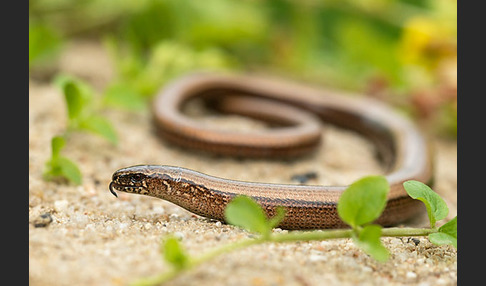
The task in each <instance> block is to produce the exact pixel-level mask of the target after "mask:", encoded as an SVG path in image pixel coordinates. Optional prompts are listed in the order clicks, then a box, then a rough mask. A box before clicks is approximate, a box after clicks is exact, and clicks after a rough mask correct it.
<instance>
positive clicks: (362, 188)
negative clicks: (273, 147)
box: [134, 176, 457, 285]
mask: <svg viewBox="0 0 486 286" xmlns="http://www.w3.org/2000/svg"><path fill="white" fill-rule="evenodd" d="M404 187H405V189H406V191H407V193H408V194H409V195H410V196H411V197H412V198H415V199H419V200H421V201H422V202H424V203H425V205H426V208H427V213H428V216H429V219H430V228H396V227H393V228H382V227H381V226H379V225H376V224H372V222H373V221H374V220H375V219H376V218H378V217H379V216H380V214H381V213H382V211H383V209H384V207H385V204H386V195H387V193H388V191H389V186H388V182H387V181H386V179H385V178H384V177H383V176H368V177H364V178H362V179H360V180H357V181H356V182H354V183H353V184H351V185H350V186H349V187H348V188H347V189H346V191H345V192H344V193H343V194H342V196H341V198H340V200H339V202H338V214H339V216H340V217H341V219H342V220H343V221H344V222H346V223H347V224H348V225H349V226H350V227H351V228H350V229H335V230H324V231H292V232H288V233H272V228H273V227H275V226H276V225H278V223H279V222H280V221H282V219H283V218H284V216H285V211H284V209H282V208H281V209H279V210H278V211H277V214H276V215H275V216H274V217H272V218H267V217H266V215H265V213H264V212H263V209H262V208H261V207H260V206H259V205H258V204H257V203H256V202H255V201H253V200H252V199H250V198H248V197H244V196H242V197H237V198H235V199H233V201H232V202H231V203H230V204H228V206H227V208H226V212H225V215H226V221H227V222H229V223H231V224H234V225H237V226H239V227H242V228H244V229H246V230H248V231H250V232H254V233H256V234H257V236H256V237H255V238H251V239H245V240H241V241H238V242H236V243H232V244H227V245H223V246H221V247H219V248H216V249H213V250H212V251H209V252H207V253H206V254H203V255H201V256H198V257H191V256H189V255H188V254H187V253H186V252H185V251H184V247H183V245H181V243H180V242H179V241H178V240H177V239H176V238H174V237H169V238H168V239H165V240H163V243H162V246H161V252H162V255H163V257H164V259H165V260H166V262H168V263H169V264H170V265H171V266H172V267H171V269H170V270H168V271H167V272H165V273H162V274H161V275H158V276H155V277H150V278H143V279H140V280H138V281H136V282H135V283H134V285H157V284H161V283H164V282H166V281H168V280H170V279H172V278H174V277H176V276H177V275H179V274H181V273H182V272H184V271H188V270H190V269H192V268H194V267H196V266H198V265H200V264H202V263H204V262H206V261H208V260H210V259H212V258H214V257H217V256H219V255H221V254H224V253H228V252H230V251H234V250H237V249H240V248H244V247H249V246H251V245H255V244H262V243H282V242H296V241H313V240H325V239H336V238H352V239H353V241H354V243H355V244H356V245H357V246H358V247H359V248H360V249H361V250H363V251H364V252H365V253H367V254H368V255H370V256H371V257H373V258H374V259H376V260H378V261H380V262H384V261H386V260H387V259H388V258H389V252H388V250H387V248H386V247H385V246H384V245H383V244H382V242H381V240H380V237H385V236H398V237H402V236H428V237H429V240H430V241H431V242H432V243H434V244H436V245H443V244H449V245H453V246H454V247H455V248H457V217H454V218H453V219H452V220H450V221H449V222H447V223H445V224H444V225H442V226H441V227H439V228H437V227H435V223H436V222H437V221H439V220H441V219H444V218H445V217H446V216H447V213H448V211H449V210H448V208H447V205H446V204H445V202H444V201H443V200H442V198H440V197H439V196H438V195H437V194H436V193H435V192H434V191H433V190H431V189H430V188H429V187H428V186H427V185H425V184H423V183H420V182H417V181H407V182H405V183H404Z"/></svg>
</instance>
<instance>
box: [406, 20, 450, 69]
mask: <svg viewBox="0 0 486 286" xmlns="http://www.w3.org/2000/svg"><path fill="white" fill-rule="evenodd" d="M451 24H452V25H451ZM456 41H457V40H456V29H455V23H444V21H440V20H435V19H433V18H426V17H414V18H411V19H410V20H409V21H408V22H407V23H406V25H405V27H404V31H403V36H402V40H401V45H400V53H401V54H400V57H401V59H402V61H403V62H404V64H410V65H418V66H422V67H424V68H426V69H428V70H434V69H435V68H436V67H437V66H438V65H439V63H440V62H441V61H442V60H444V59H447V58H450V57H456V55H457V45H456Z"/></svg>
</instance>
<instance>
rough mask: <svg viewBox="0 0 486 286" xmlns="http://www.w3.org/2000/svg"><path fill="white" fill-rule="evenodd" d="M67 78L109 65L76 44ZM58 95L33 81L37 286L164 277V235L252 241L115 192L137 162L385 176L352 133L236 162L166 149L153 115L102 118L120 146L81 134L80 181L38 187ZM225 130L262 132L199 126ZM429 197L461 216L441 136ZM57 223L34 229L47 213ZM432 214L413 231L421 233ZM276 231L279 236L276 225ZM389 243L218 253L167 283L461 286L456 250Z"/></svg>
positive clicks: (286, 177)
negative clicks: (306, 150) (376, 255)
mask: <svg viewBox="0 0 486 286" xmlns="http://www.w3.org/2000/svg"><path fill="white" fill-rule="evenodd" d="M60 68H61V70H63V71H66V72H69V73H71V74H75V75H78V76H79V77H81V78H83V79H86V80H88V81H89V82H90V83H92V84H93V85H94V86H96V87H98V88H99V87H102V86H103V84H104V83H106V82H107V81H108V80H109V79H110V78H111V77H112V76H113V73H112V71H111V69H110V62H109V59H108V58H107V56H106V55H105V54H104V52H103V50H102V49H101V48H100V47H99V46H98V45H96V44H92V43H83V42H80V43H77V44H75V45H72V46H70V47H68V49H67V50H66V52H65V54H64V55H63V57H62V58H61V62H60ZM65 109H66V108H65V105H64V102H63V98H62V95H61V93H60V92H59V90H57V89H56V88H55V87H53V86H52V85H50V84H47V83H43V82H39V81H35V80H31V81H30V83H29V280H30V285H126V284H128V283H130V282H132V281H134V280H135V279H137V278H140V277H147V276H152V275H155V274H158V273H161V272H162V271H164V270H165V269H167V267H168V265H167V264H166V263H165V262H163V261H162V259H161V257H160V253H159V246H160V241H161V239H162V238H163V237H164V236H166V235H167V234H169V233H172V234H175V235H176V236H177V237H179V238H181V241H182V243H183V244H184V246H185V247H186V249H187V251H188V252H189V253H190V254H192V255H198V254H202V253H204V252H206V251H208V250H209V249H211V248H213V247H218V246H221V245H223V244H226V243H230V242H234V241H237V240H240V239H243V238H246V237H248V236H249V233H247V232H245V231H243V230H240V229H238V228H235V227H232V226H229V225H225V224H222V223H220V222H216V221H212V220H208V219H205V218H202V217H198V216H195V215H193V214H191V213H189V212H187V211H185V210H183V209H181V208H180V207H178V206H175V205H173V204H171V203H168V202H165V201H162V200H159V199H155V198H148V197H143V196H137V195H129V194H122V193H120V194H119V198H118V199H117V198H115V197H114V196H113V195H112V194H110V192H109V191H108V184H109V182H110V178H111V175H112V173H113V172H114V171H115V170H117V169H118V168H121V167H126V166H129V165H134V164H141V163H150V164H166V165H177V166H182V167H187V168H191V169H195V170H198V171H201V172H204V173H207V174H212V175H216V176H220V177H225V178H233V179H241V180H251V181H261V182H282V183H292V181H291V179H290V178H291V177H292V176H293V175H295V174H301V173H306V172H308V171H314V172H316V173H317V174H318V178H317V179H316V180H315V181H312V182H311V183H312V184H347V183H350V182H352V181H353V180H355V179H358V178H360V177H361V176H364V175H367V174H376V173H381V172H382V170H381V169H380V166H379V165H378V163H377V162H376V161H375V160H374V157H373V153H372V148H371V146H369V144H368V143H367V142H366V141H364V140H363V139H362V138H360V137H358V136H356V135H355V134H353V133H350V132H347V131H343V130H338V129H335V128H332V127H328V128H326V129H325V130H324V131H323V132H325V144H324V145H323V147H322V148H321V149H320V150H318V151H317V153H316V154H315V155H314V156H309V157H307V158H304V159H301V160H293V161H292V160H290V161H265V160H237V159H230V158H222V157H216V156H208V155H202V154H198V153H196V152H190V151H188V150H182V149H180V148H177V147H174V146H170V145H168V144H166V143H164V142H163V141H161V140H160V138H158V137H157V136H156V135H155V133H154V132H153V131H154V130H153V129H154V126H153V125H152V122H151V120H150V114H149V113H148V112H139V113H133V112H126V111H118V110H106V111H105V112H104V114H105V115H106V116H107V117H108V118H109V119H110V120H111V121H112V122H113V123H114V125H115V128H116V130H117V132H118V134H119V136H120V139H121V140H120V144H119V145H118V146H116V147H114V146H112V145H110V143H108V142H107V141H105V140H103V139H101V138H99V137H97V136H95V135H91V134H87V133H74V134H72V135H71V137H70V138H69V140H68V143H67V144H66V148H65V149H64V150H63V155H65V156H67V157H69V158H70V159H71V160H73V161H75V162H77V163H78V165H79V167H80V168H81V171H82V173H83V184H82V185H80V186H73V185H70V184H66V183H62V182H47V181H45V180H43V177H42V172H43V169H44V164H45V162H46V161H47V159H48V158H49V156H50V152H51V150H50V139H51V138H52V137H53V136H55V135H57V134H60V133H62V132H63V130H64V129H65V127H66V110H65ZM204 120H206V121H207V122H208V124H220V125H221V124H223V123H224V124H226V125H227V126H228V127H230V128H255V127H257V128H263V127H262V126H261V125H260V124H258V123H255V122H252V121H249V120H244V119H241V118H237V117H232V118H229V119H219V118H217V117H209V118H206V119H204ZM434 145H435V147H436V149H435V152H436V178H437V183H436V186H435V187H434V189H435V190H436V191H437V192H438V193H440V195H441V196H443V197H444V198H445V199H446V202H447V203H448V205H449V208H450V213H449V217H448V218H452V217H454V216H455V215H456V214H457V199H456V197H457V185H456V184H457V161H456V159H457V151H456V150H457V144H456V142H455V141H454V142H451V141H446V140H444V139H434ZM45 213H49V214H50V216H51V217H52V222H51V223H50V224H48V225H47V226H45V227H35V223H36V222H38V221H39V219H40V216H41V215H42V214H45ZM424 223H426V216H425V215H423V216H422V217H419V218H417V219H416V220H414V221H413V222H410V223H409V224H407V225H414V226H421V225H424ZM275 231H282V230H279V229H276V230H275ZM417 239H418V241H419V243H418V244H416V241H415V242H414V241H413V240H411V239H410V238H384V239H383V242H384V244H385V246H386V247H387V248H388V249H389V250H390V252H391V259H390V260H389V261H388V262H386V263H378V262H376V261H374V260H372V259H371V258H369V257H368V256H367V255H365V254H364V253H362V252H361V251H360V250H359V249H357V248H356V247H355V246H354V245H353V243H352V242H351V241H350V240H348V239H339V240H332V241H322V242H301V243H291V244H267V245H259V246H253V247H251V248H247V249H243V250H239V251H236V252H232V253H229V254H225V255H222V256H220V257H218V258H216V259H215V260H213V261H211V262H208V263H206V264H204V265H202V266H201V267H199V268H197V269H195V270H194V271H192V272H190V273H186V274H184V275H182V276H180V277H178V278H177V279H175V280H173V281H171V282H170V283H169V284H170V285H256V286H259V285H404V284H406V285H424V286H425V285H456V284H457V252H456V250H455V249H454V248H453V247H449V246H440V247H439V246H435V245H433V244H431V243H430V242H428V240H427V239H426V238H417Z"/></svg>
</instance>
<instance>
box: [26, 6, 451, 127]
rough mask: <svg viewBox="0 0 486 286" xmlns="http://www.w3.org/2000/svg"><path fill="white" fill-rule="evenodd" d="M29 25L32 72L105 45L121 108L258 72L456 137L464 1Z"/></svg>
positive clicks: (99, 14)
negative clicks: (218, 74)
mask: <svg viewBox="0 0 486 286" xmlns="http://www.w3.org/2000/svg"><path fill="white" fill-rule="evenodd" d="M29 22H30V25H29V39H30V41H29V67H30V69H31V70H32V69H36V67H37V66H38V65H39V64H38V63H39V60H38V59H40V58H44V55H46V54H50V55H51V56H52V54H53V52H55V51H59V47H62V45H61V44H62V42H67V41H71V40H72V39H76V38H79V37H84V38H86V37H88V38H93V39H97V40H100V41H102V42H103V43H104V45H105V47H106V48H107V49H108V50H109V51H110V54H111V56H112V58H113V63H114V67H115V70H116V74H117V76H116V78H115V79H114V80H113V82H112V83H109V84H108V86H107V88H106V91H105V95H106V97H108V98H107V99H106V102H107V103H108V104H112V105H115V106H121V107H130V106H135V107H136V108H139V107H140V106H141V105H143V104H141V101H144V100H145V99H143V98H148V97H150V96H152V95H154V94H155V92H156V91H157V89H159V88H160V87H161V86H162V85H163V84H164V83H165V82H167V81H168V80H170V79H172V78H174V77H176V76H179V75H181V74H183V73H186V72H189V71H192V70H198V69H210V70H215V69H216V70H225V69H229V70H239V71H254V70H258V71H263V72H269V73H274V74H275V73H276V74H282V75H285V76H288V77H294V78H298V79H303V80H306V81H311V82H317V83H320V84H324V85H331V86H334V87H337V88H342V89H347V90H354V91H360V92H365V93H368V94H372V95H375V96H378V97H381V98H383V99H384V100H387V101H390V102H392V103H394V104H397V105H401V106H402V107H404V108H405V109H407V110H409V111H410V112H411V113H412V115H415V116H418V117H420V118H422V119H425V120H426V121H427V122H432V124H433V126H435V127H440V128H441V130H446V131H447V132H448V133H449V134H455V132H457V129H456V128H457V126H456V124H454V122H455V121H454V120H450V118H454V117H455V116H457V95H456V94H457V90H456V88H457V79H456V75H455V73H456V70H457V64H456V61H457V3H456V1H455V0H425V1H418V0H355V1H351V0H327V1H317V0H305V1H297V0H266V1H264V0H261V1H256V0H253V1H250V0H246V1H241V0H206V1H190V0H139V1H128V0H87V1H75V0H31V1H30V2H29ZM51 59H52V57H51ZM424 98H425V100H424ZM133 102H137V103H133ZM444 118H446V119H444Z"/></svg>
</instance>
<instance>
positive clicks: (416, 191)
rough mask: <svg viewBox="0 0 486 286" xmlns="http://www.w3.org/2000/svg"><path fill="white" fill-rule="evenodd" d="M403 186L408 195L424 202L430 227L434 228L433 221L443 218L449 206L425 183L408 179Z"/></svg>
mask: <svg viewBox="0 0 486 286" xmlns="http://www.w3.org/2000/svg"><path fill="white" fill-rule="evenodd" d="M403 187H404V188H405V190H406V191H407V193H408V195H409V196H410V197H412V198H414V199H416V200H420V201H422V202H423V203H424V204H425V208H426V209H427V214H428V216H429V221H430V227H431V228H434V227H435V223H436V222H437V221H439V220H441V219H444V218H445V217H446V216H447V214H448V213H449V208H448V207H447V204H446V203H445V202H444V200H443V199H442V198H441V197H440V196H439V195H438V194H437V193H436V192H434V191H433V190H432V189H431V188H429V186H427V185H426V184H424V183H421V182H419V181H414V180H410V181H406V182H404V183H403Z"/></svg>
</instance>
